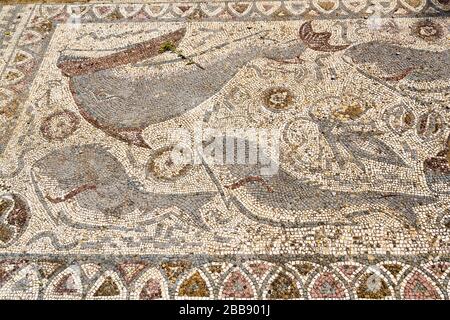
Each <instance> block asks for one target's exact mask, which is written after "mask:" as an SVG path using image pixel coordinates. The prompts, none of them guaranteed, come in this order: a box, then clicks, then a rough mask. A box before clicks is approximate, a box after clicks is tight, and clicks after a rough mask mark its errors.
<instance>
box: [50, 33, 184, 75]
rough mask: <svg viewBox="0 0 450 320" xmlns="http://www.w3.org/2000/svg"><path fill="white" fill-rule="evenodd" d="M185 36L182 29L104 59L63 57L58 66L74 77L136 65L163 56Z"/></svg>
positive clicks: (65, 73) (63, 71) (64, 72)
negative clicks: (166, 49)
mask: <svg viewBox="0 0 450 320" xmlns="http://www.w3.org/2000/svg"><path fill="white" fill-rule="evenodd" d="M185 34H186V29H185V28H181V29H178V30H176V31H173V32H171V33H168V34H165V35H162V36H159V37H156V38H153V39H150V40H148V41H145V42H141V43H137V44H135V45H133V46H131V47H129V48H128V49H125V50H122V51H119V52H115V53H112V54H109V55H106V56H103V57H94V58H76V59H70V58H67V57H64V56H62V57H60V58H59V60H58V63H57V65H58V68H59V69H61V71H62V73H63V74H64V75H65V76H68V77H73V76H79V75H82V74H87V73H92V72H96V71H100V70H106V69H111V68H115V67H118V66H122V65H126V64H131V63H136V62H139V61H142V60H145V59H148V58H151V57H154V56H156V55H158V54H161V53H162V49H163V48H164V47H165V46H167V45H170V47H171V48H172V47H177V46H178V44H179V43H180V41H181V40H182V39H183V38H184V36H185Z"/></svg>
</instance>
